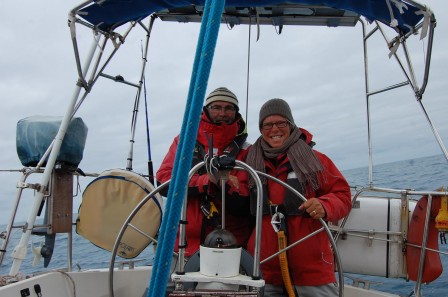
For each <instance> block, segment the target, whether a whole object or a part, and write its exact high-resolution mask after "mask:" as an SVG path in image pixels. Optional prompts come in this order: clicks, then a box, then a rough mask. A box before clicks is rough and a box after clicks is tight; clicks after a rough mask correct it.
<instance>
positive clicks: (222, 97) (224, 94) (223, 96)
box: [205, 87, 238, 108]
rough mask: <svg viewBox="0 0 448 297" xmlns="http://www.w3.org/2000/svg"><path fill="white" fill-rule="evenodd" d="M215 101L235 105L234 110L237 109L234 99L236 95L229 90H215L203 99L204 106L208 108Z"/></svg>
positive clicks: (235, 99)
mask: <svg viewBox="0 0 448 297" xmlns="http://www.w3.org/2000/svg"><path fill="white" fill-rule="evenodd" d="M215 101H224V102H229V103H232V104H233V105H235V107H236V108H238V99H237V98H236V95H235V94H234V93H232V92H231V91H230V90H229V89H227V88H224V87H221V88H217V89H216V90H214V91H213V92H211V93H210V94H208V96H207V99H205V106H209V105H210V104H211V103H213V102H215Z"/></svg>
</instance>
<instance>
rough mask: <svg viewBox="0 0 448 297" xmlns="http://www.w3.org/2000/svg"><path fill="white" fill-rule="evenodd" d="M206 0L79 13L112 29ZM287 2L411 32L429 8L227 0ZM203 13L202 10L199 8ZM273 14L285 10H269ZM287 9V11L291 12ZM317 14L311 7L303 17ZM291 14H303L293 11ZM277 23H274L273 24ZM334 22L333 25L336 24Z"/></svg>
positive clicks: (355, 0) (380, 2)
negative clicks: (340, 13) (363, 18)
mask: <svg viewBox="0 0 448 297" xmlns="http://www.w3.org/2000/svg"><path fill="white" fill-rule="evenodd" d="M204 4H205V0H196V1H186V0H177V1H176V0H126V1H123V0H94V2H93V3H91V4H90V5H88V6H86V7H83V8H82V9H80V10H79V11H78V12H77V14H78V16H79V17H81V18H83V19H85V20H86V21H88V22H89V23H91V24H92V25H94V26H95V27H97V28H98V29H100V30H103V31H110V30H113V29H115V28H116V27H118V26H120V25H122V24H125V23H127V22H130V21H139V20H141V19H144V18H146V17H147V16H149V15H150V14H152V13H157V12H161V11H170V10H173V9H178V8H182V7H190V8H191V7H194V6H203V5H204ZM288 5H296V6H297V5H303V6H305V7H307V6H311V7H327V8H329V9H337V10H342V11H349V12H352V13H356V14H359V15H362V16H364V17H365V18H366V19H367V20H368V21H371V22H372V21H379V22H382V23H384V24H386V25H388V26H391V27H393V28H395V29H396V30H397V31H398V32H399V33H403V34H406V33H409V32H411V31H412V30H413V29H414V28H415V26H416V25H418V24H419V23H420V22H422V20H423V18H424V16H425V12H424V10H426V7H425V6H421V5H419V4H417V3H416V2H414V1H404V0H362V1H361V0H326V1H321V0H306V1H304V0H297V1H284V0H283V1H282V0H277V1H275V0H258V1H254V0H227V1H226V11H228V10H231V11H235V12H236V13H237V12H238V9H241V8H244V7H246V8H248V7H280V6H282V7H286V8H287V6H288ZM197 11H198V13H200V12H201V11H200V10H197ZM270 11H271V12H272V16H273V17H274V16H277V15H278V14H281V13H283V12H282V11H279V10H275V9H270ZM287 11H288V10H287V9H286V10H284V13H285V14H286V13H288V12H287ZM313 13H315V9H314V8H312V9H311V10H309V12H306V11H305V12H304V15H303V16H307V15H310V14H313ZM291 17H300V13H299V14H293V15H291ZM273 25H275V23H274V24H273ZM336 25H337V24H335V25H334V26H336Z"/></svg>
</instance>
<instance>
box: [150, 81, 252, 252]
mask: <svg viewBox="0 0 448 297" xmlns="http://www.w3.org/2000/svg"><path fill="white" fill-rule="evenodd" d="M245 130H246V124H245V122H244V120H243V119H242V118H241V114H240V113H239V112H238V99H237V97H236V96H235V94H234V93H232V92H231V91H230V90H228V89H227V88H222V87H221V88H218V89H216V90H214V91H213V92H211V93H210V94H209V95H208V96H207V99H206V101H205V106H204V109H203V112H202V115H201V121H200V124H199V130H198V135H197V144H196V147H195V151H194V156H193V166H194V165H196V164H198V163H199V162H201V161H203V160H204V157H205V155H206V154H209V155H210V153H211V154H213V155H215V156H222V155H227V156H231V157H233V158H235V159H236V160H244V158H245V156H246V154H247V149H248V146H249V144H248V143H246V138H247V133H246V132H245ZM178 142H179V136H176V137H175V138H174V141H173V143H172V144H171V147H170V149H169V151H168V153H167V155H166V156H165V158H164V160H163V162H162V165H161V166H160V168H159V170H158V171H157V173H156V178H157V181H158V182H161V183H163V182H165V181H167V180H169V179H171V174H172V171H173V166H174V160H175V154H176V150H177V146H178ZM211 144H212V147H210V145H211ZM225 191H226V193H225V199H226V200H225V205H226V213H225V229H226V230H227V231H230V232H231V233H232V234H233V235H234V236H235V238H236V240H237V243H238V245H240V246H242V247H244V248H245V247H246V245H247V240H248V239H249V236H250V233H251V231H252V227H253V224H252V221H253V219H252V218H251V216H250V211H249V191H248V186H247V174H245V173H244V172H243V171H237V170H231V171H230V173H229V176H228V181H227V183H226V189H225ZM187 199H188V200H187V224H186V226H185V227H186V239H187V246H186V248H185V256H187V257H189V256H192V255H193V254H194V253H195V252H196V251H197V250H198V249H199V245H200V244H201V243H203V242H204V239H205V237H206V235H207V234H208V233H210V232H211V231H212V230H214V229H215V228H217V227H218V226H219V225H220V224H221V222H222V220H221V218H222V215H223V214H222V213H221V205H222V203H221V201H222V193H221V184H220V181H219V180H218V179H217V178H216V177H215V176H214V175H212V174H210V173H208V172H207V171H206V170H205V167H202V168H201V169H200V170H199V171H198V172H197V173H196V174H194V176H193V177H192V178H191V180H190V181H189V185H188V196H187ZM178 236H179V235H178ZM178 239H179V238H177V242H178ZM176 247H177V243H176Z"/></svg>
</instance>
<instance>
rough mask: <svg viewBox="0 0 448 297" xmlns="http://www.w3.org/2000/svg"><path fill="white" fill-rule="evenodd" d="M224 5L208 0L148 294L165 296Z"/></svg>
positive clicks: (218, 1) (220, 0)
mask: <svg viewBox="0 0 448 297" xmlns="http://www.w3.org/2000/svg"><path fill="white" fill-rule="evenodd" d="M224 5H225V0H207V1H206V2H205V6H204V15H203V18H202V24H201V31H200V34H199V39H198V45H197V48H196V55H195V61H194V64H193V71H192V76H191V81H190V88H189V91H188V99H187V104H186V108H185V114H184V119H183V123H182V128H181V133H180V137H179V145H178V148H177V152H176V158H175V161H174V167H173V173H172V179H171V182H170V187H169V191H168V199H167V204H166V206H165V211H164V215H163V220H162V226H161V228H160V235H159V244H158V247H157V252H156V256H155V259H154V265H153V271H152V275H151V281H150V284H149V289H148V294H147V297H160V296H164V295H165V290H166V285H167V281H168V277H169V270H170V266H171V260H172V251H173V249H174V242H175V239H176V234H177V229H178V222H179V218H180V213H181V210H182V205H183V203H182V202H183V199H184V198H185V194H186V190H187V185H188V173H189V170H190V167H191V162H192V159H193V149H194V145H195V143H196V134H197V131H198V127H199V119H200V115H201V111H202V105H203V101H204V98H205V91H206V89H207V82H208V77H209V75H210V69H211V64H212V60H213V55H214V50H215V46H216V40H217V38H218V32H219V26H220V21H221V15H222V12H223V10H224Z"/></svg>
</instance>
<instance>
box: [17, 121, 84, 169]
mask: <svg viewBox="0 0 448 297" xmlns="http://www.w3.org/2000/svg"><path fill="white" fill-rule="evenodd" d="M61 121H62V117H56V116H31V117H27V118H24V119H22V120H20V121H18V122H17V131H16V147H17V154H18V156H19V159H20V162H21V163H22V165H23V166H36V165H37V163H38V162H39V161H40V159H41V158H42V156H43V155H44V153H45V151H46V150H47V148H48V146H49V145H50V144H51V142H52V141H53V139H54V138H55V136H56V134H57V132H58V130H59V126H60V125H61ZM87 130H88V129H87V126H86V125H85V124H84V122H83V120H82V119H81V118H79V117H75V118H73V119H72V120H71V122H70V124H69V126H68V128H67V132H66V134H65V137H64V141H63V142H62V146H61V150H60V152H59V155H58V157H57V159H56V162H58V163H63V164H67V165H71V166H76V167H77V166H78V165H79V163H80V162H81V160H82V156H83V152H84V146H85V143H86V138H87ZM44 164H46V161H45V162H44Z"/></svg>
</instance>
